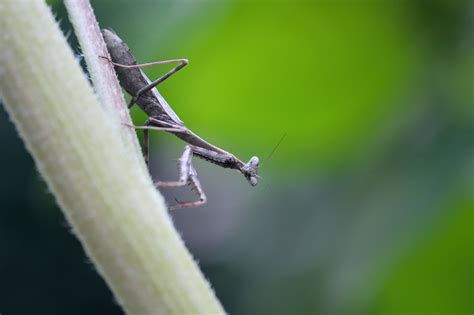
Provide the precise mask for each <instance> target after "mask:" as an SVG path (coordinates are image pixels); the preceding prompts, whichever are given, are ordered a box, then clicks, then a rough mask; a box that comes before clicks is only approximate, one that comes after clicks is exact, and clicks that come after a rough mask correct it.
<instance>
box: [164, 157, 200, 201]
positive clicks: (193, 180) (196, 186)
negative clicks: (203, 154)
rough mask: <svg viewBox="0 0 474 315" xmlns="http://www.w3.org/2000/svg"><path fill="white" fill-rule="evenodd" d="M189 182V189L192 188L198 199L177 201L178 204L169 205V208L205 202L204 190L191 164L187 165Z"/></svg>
mask: <svg viewBox="0 0 474 315" xmlns="http://www.w3.org/2000/svg"><path fill="white" fill-rule="evenodd" d="M188 181H189V184H190V185H191V186H192V188H191V190H194V191H195V192H196V194H197V195H198V196H199V200H195V201H182V202H180V201H178V200H177V202H178V204H177V205H175V206H172V207H170V208H169V209H170V210H176V209H182V208H195V207H199V206H202V205H203V204H205V203H206V202H207V197H206V194H205V193H204V190H203V189H202V186H201V183H200V182H199V179H198V178H197V173H196V170H195V169H194V167H193V166H192V165H190V167H189V178H188Z"/></svg>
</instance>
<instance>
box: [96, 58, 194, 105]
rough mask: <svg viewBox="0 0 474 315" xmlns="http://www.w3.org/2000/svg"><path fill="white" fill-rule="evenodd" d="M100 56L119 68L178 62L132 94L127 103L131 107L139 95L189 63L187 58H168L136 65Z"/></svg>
mask: <svg viewBox="0 0 474 315" xmlns="http://www.w3.org/2000/svg"><path fill="white" fill-rule="evenodd" d="M101 58H104V59H107V60H108V61H109V62H110V63H112V64H113V65H114V66H116V67H121V68H126V69H132V68H144V67H151V66H155V65H164V64H170V63H176V62H179V65H177V66H176V67H174V68H173V69H171V70H170V71H168V72H167V73H165V74H164V75H162V76H161V77H159V78H158V79H156V80H155V81H153V82H151V83H150V84H148V85H145V86H144V87H142V88H141V89H140V90H138V92H137V94H135V95H133V97H132V99H131V100H130V103H129V104H128V108H131V107H132V106H133V104H135V102H136V101H137V100H138V98H139V97H140V95H142V94H143V93H145V92H147V91H149V90H151V89H152V88H154V87H155V86H157V85H158V84H160V83H162V82H163V81H165V80H166V79H168V78H169V77H170V76H172V75H173V74H175V73H176V72H178V71H179V70H181V69H182V68H184V67H185V66H186V65H187V64H188V63H189V61H188V59H170V60H161V61H154V62H148V63H142V64H136V65H123V64H120V63H116V62H113V61H112V60H110V59H109V58H107V57H103V56H102V57H101Z"/></svg>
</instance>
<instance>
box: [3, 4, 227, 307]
mask: <svg viewBox="0 0 474 315" xmlns="http://www.w3.org/2000/svg"><path fill="white" fill-rule="evenodd" d="M0 29H1V32H0V51H1V54H0V94H1V96H2V99H3V102H4V105H5V108H6V110H7V112H8V113H9V115H10V117H11V119H12V121H13V122H14V123H15V126H16V127H17V129H18V131H19V133H20V136H21V137H22V139H23V140H24V142H25V144H26V146H27V148H28V150H29V152H30V153H31V154H32V156H33V158H34V160H35V163H36V165H37V167H38V169H39V171H40V173H41V174H42V175H43V177H44V179H45V181H46V182H47V184H48V186H49V188H50V189H51V191H52V192H53V194H54V196H55V197H56V200H57V202H58V204H59V205H60V207H61V208H62V210H63V211H64V213H65V216H66V218H67V219H68V221H69V222H70V224H71V226H72V228H73V230H74V232H75V234H76V235H77V237H78V238H79V239H80V241H81V242H82V244H83V246H84V248H85V250H86V252H87V254H88V256H89V257H90V258H91V260H92V261H93V262H94V264H95V266H96V268H97V270H98V271H99V273H100V274H101V275H102V276H103V277H104V279H105V280H106V282H107V284H108V285H109V286H110V288H111V290H112V291H113V293H114V294H115V297H116V298H117V300H118V302H119V303H120V304H121V305H122V306H123V307H124V309H125V310H126V311H127V313H129V314H223V313H224V311H223V309H222V307H221V305H220V304H219V302H218V301H217V299H216V298H215V296H214V293H213V292H212V290H211V288H210V287H209V284H208V283H207V281H206V280H205V279H204V277H203V275H202V274H201V272H200V271H199V268H198V267H197V265H196V263H195V262H194V261H193V259H192V257H191V256H190V254H189V253H188V251H187V250H186V248H185V247H184V244H183V242H182V240H181V238H180V237H179V235H178V234H177V233H176V231H175V229H174V227H173V225H172V222H171V220H170V218H169V216H168V213H167V209H166V206H165V204H164V201H163V198H162V197H161V195H160V194H159V193H158V192H157V191H156V189H155V188H154V186H153V184H152V182H151V179H150V177H149V175H148V174H147V173H146V171H145V170H144V168H143V167H142V165H141V164H140V163H141V162H139V161H138V159H137V158H135V157H136V154H137V151H136V150H135V149H133V145H124V143H123V139H124V138H123V137H122V135H121V131H120V130H121V129H120V127H117V126H116V124H119V123H118V122H117V120H116V119H111V118H110V115H107V110H104V109H103V108H102V107H101V105H100V104H99V102H98V100H97V99H98V97H96V96H95V95H94V93H93V90H92V88H91V87H90V85H89V84H88V82H87V80H86V77H85V75H84V73H83V72H82V71H81V68H80V67H79V65H78V64H77V62H76V60H75V59H74V55H73V53H72V51H71V49H70V48H69V47H68V45H67V43H66V40H65V38H64V36H63V35H62V33H61V31H60V30H59V28H58V25H57V23H56V22H55V21H54V18H53V16H52V14H51V12H50V10H49V9H48V7H47V6H46V4H45V3H43V2H41V1H16V0H4V1H2V2H0ZM71 272H74V271H73V270H71Z"/></svg>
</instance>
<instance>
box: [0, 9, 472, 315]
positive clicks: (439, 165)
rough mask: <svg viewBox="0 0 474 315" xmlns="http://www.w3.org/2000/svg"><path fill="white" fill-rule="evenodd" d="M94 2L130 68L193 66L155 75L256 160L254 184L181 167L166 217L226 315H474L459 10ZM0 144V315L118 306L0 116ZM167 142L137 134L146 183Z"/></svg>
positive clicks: (197, 119)
mask: <svg viewBox="0 0 474 315" xmlns="http://www.w3.org/2000/svg"><path fill="white" fill-rule="evenodd" d="M49 3H50V4H51V5H52V8H53V10H54V11H55V12H57V14H58V20H60V21H61V22H60V25H61V28H62V29H63V31H64V32H65V33H69V32H71V26H70V24H69V23H68V21H67V14H66V12H65V9H64V7H63V4H62V3H61V2H60V1H49ZM92 4H93V6H94V9H95V13H96V14H97V17H98V20H99V22H100V24H101V26H102V27H111V28H113V29H114V30H115V31H116V32H117V33H118V34H119V35H120V36H121V37H122V38H123V39H124V40H125V41H126V42H127V43H128V44H129V46H130V48H131V49H132V51H133V52H134V54H135V55H136V57H137V59H138V60H139V61H141V62H148V61H154V60H163V59H173V58H188V59H189V60H190V65H189V66H188V67H186V68H185V69H184V70H182V71H180V72H179V73H178V74H176V75H174V76H173V77H172V78H171V79H170V80H168V81H167V82H166V83H164V84H163V85H162V86H160V91H161V92H162V94H163V95H164V96H165V97H166V99H167V100H168V102H169V103H170V104H171V106H172V107H173V108H174V109H175V111H176V112H177V113H178V115H179V116H180V117H181V119H182V120H183V121H184V122H186V124H187V125H188V127H190V128H191V129H193V130H194V131H195V132H196V133H198V134H200V135H201V136H203V137H204V138H206V139H209V141H211V142H213V143H215V144H217V145H219V146H221V147H223V148H224V149H226V150H228V151H230V152H233V153H234V154H235V155H237V156H238V157H241V158H242V159H243V160H248V159H249V158H250V157H251V156H252V155H258V156H260V157H261V159H262V166H261V171H260V175H261V176H262V179H261V182H260V184H259V186H257V187H256V188H252V187H250V186H249V185H248V184H247V182H246V181H245V179H244V178H243V177H242V176H241V175H239V174H237V173H234V172H230V171H228V170H224V169H220V168H218V167H215V166H214V165H209V164H207V163H206V162H203V161H199V160H196V161H195V166H196V169H197V171H198V174H199V177H200V179H201V182H202V184H203V186H204V189H205V191H206V193H207V195H208V198H209V203H208V204H207V205H206V206H204V207H201V208H197V209H192V210H180V211H176V212H174V213H173V217H174V222H175V224H176V226H177V228H178V230H179V231H180V233H181V234H182V236H183V238H184V239H185V241H186V243H187V245H188V247H189V248H190V250H191V251H192V253H193V255H194V256H195V258H196V259H197V260H198V261H199V263H200V267H201V268H202V270H203V272H204V273H205V275H206V277H207V278H208V279H209V280H210V281H211V283H212V285H213V287H214V288H215V290H216V293H217V296H218V297H219V299H220V300H221V301H222V303H223V304H224V307H225V309H226V310H227V311H228V312H229V313H230V314H329V315H331V314H472V313H473V311H474V302H473V297H474V290H473V287H474V265H473V258H474V234H473V231H474V217H473V209H474V198H473V187H474V182H473V175H474V172H473V170H474V168H473V165H474V164H473V161H474V159H473V157H474V143H473V141H472V139H473V136H474V124H473V122H474V106H473V105H474V88H473V87H474V2H473V1H448V0H446V1H441V0H431V1H289V0H288V1H283V0H281V1H237V0H235V1H217V0H216V1H211V0H207V1H193V0H180V1H151V0H148V1H124V0H122V1H92ZM69 42H70V43H71V45H72V46H73V49H74V51H75V53H76V54H77V55H79V54H80V49H79V48H77V45H76V40H75V38H74V36H73V35H71V36H70V37H69ZM168 69H169V68H167V67H166V66H162V67H157V68H153V69H147V70H146V72H147V74H149V76H150V77H153V78H156V77H157V76H159V75H160V73H163V72H165V71H166V70H168ZM78 110H79V109H78ZM132 114H133V117H134V121H135V123H136V124H141V123H142V122H143V121H144V120H145V118H146V117H145V115H144V114H143V113H141V112H140V110H139V109H138V108H134V109H133V110H132ZM283 134H286V138H285V139H284V141H283V142H282V143H281V145H280V146H279V147H278V149H277V150H276V152H275V153H274V154H273V155H272V157H271V158H270V159H268V156H269V155H270V153H271V152H272V150H273V148H274V147H275V145H276V144H277V143H278V141H279V139H280V138H281V137H282V135H283ZM140 136H141V135H140ZM0 145H1V151H2V154H1V155H0V161H1V163H0V174H2V176H1V180H0V189H1V191H2V193H1V195H0V207H1V209H2V211H1V212H0V248H1V250H0V279H1V280H0V313H1V314H8V315H12V314H79V313H81V314H84V313H87V314H122V311H121V310H120V308H119V307H118V306H117V304H116V303H115V302H114V300H113V297H112V295H111V293H110V291H109V290H108V288H107V287H106V285H105V283H104V282H103V280H102V279H101V278H100V277H99V276H98V275H97V273H96V271H95V270H94V267H93V266H92V264H91V263H90V262H89V261H88V259H87V258H86V257H85V254H84V252H83V250H82V249H81V247H80V244H79V243H78V241H77V240H76V239H75V237H74V236H73V235H71V233H70V232H69V231H70V228H69V227H68V226H67V223H66V222H65V219H64V217H63V215H62V214H61V212H60V210H59V209H58V208H57V206H56V205H55V202H54V199H53V197H52V196H51V194H50V193H49V192H48V190H47V188H46V186H45V184H44V183H43V181H42V180H41V178H40V176H39V175H38V173H37V171H36V169H35V167H34V165H33V162H32V160H31V158H30V157H29V155H28V154H27V152H26V151H25V149H24V146H23V144H22V143H21V141H20V140H19V138H18V136H17V135H16V132H15V130H14V127H13V126H12V124H11V123H10V122H9V121H8V118H7V116H6V113H5V112H4V111H3V109H2V110H1V112H0ZM183 146H184V143H182V142H180V140H178V139H177V138H175V137H173V136H171V135H166V134H159V133H156V134H154V135H153V144H152V147H153V152H152V174H153V177H160V178H161V179H173V178H175V177H176V170H175V166H174V164H175V162H174V159H176V158H177V157H178V156H179V155H180V154H181V151H182V149H183ZM164 194H165V195H166V196H167V198H168V200H173V197H178V198H185V197H189V196H192V195H191V194H190V193H189V192H186V191H174V190H173V191H165V192H164Z"/></svg>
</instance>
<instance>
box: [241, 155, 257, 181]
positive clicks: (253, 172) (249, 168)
mask: <svg viewBox="0 0 474 315" xmlns="http://www.w3.org/2000/svg"><path fill="white" fill-rule="evenodd" d="M259 163H260V160H259V159H258V157H256V156H253V157H252V158H251V159H250V160H249V161H248V162H247V164H244V166H243V167H242V169H241V170H240V171H241V172H242V174H244V176H245V178H247V180H248V182H249V183H250V185H252V186H256V185H257V181H258V175H257V173H258V166H259Z"/></svg>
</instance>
